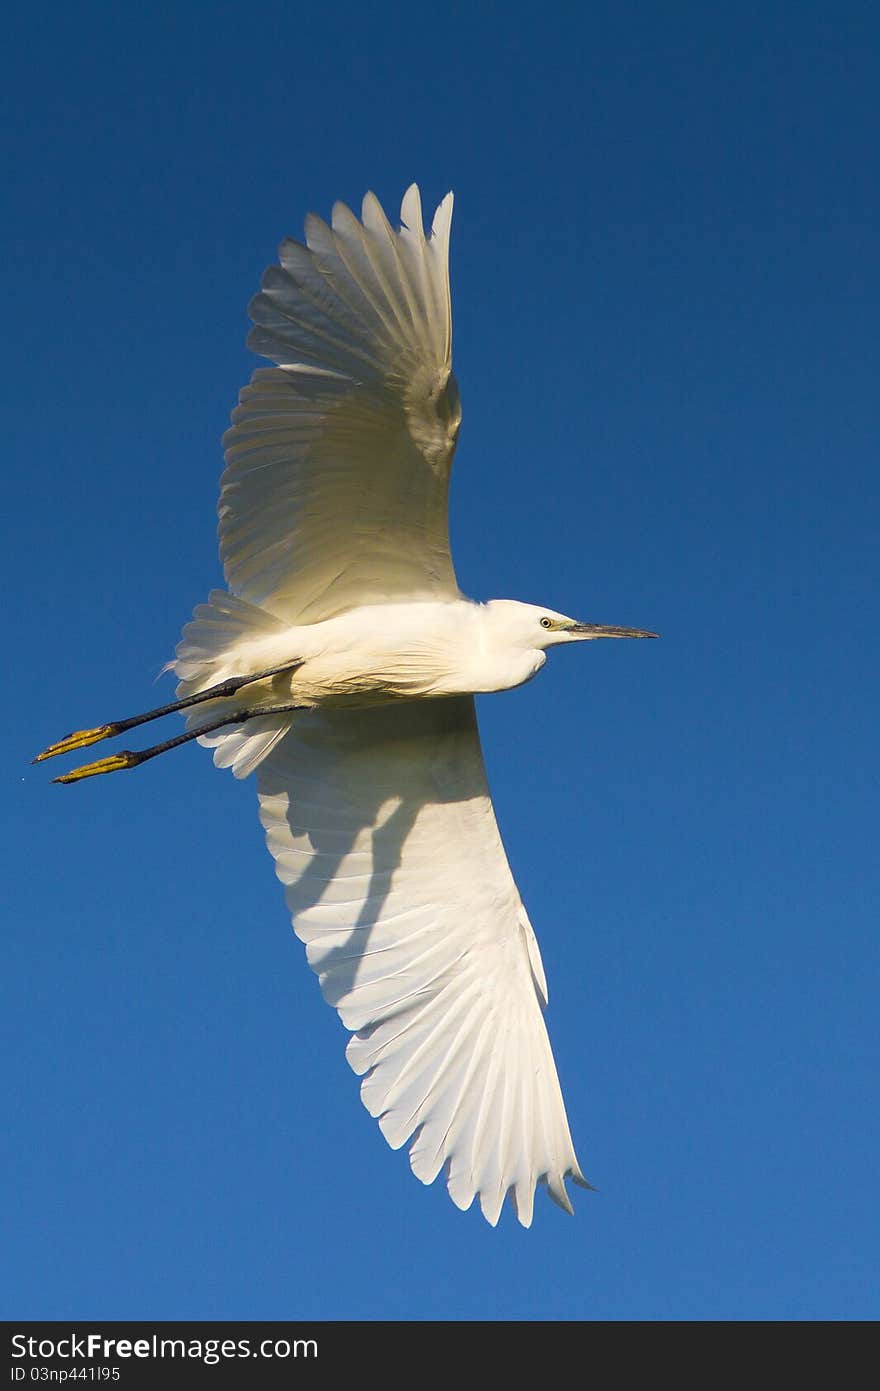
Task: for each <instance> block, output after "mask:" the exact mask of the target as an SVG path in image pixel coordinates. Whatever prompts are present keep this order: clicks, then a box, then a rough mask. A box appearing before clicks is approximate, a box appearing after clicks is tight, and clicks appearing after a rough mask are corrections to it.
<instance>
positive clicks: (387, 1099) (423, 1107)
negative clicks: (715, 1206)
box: [259, 697, 583, 1226]
mask: <svg viewBox="0 0 880 1391" xmlns="http://www.w3.org/2000/svg"><path fill="white" fill-rule="evenodd" d="M259 795H260V808H261V817H262V821H263V825H264V827H265V829H266V835H267V840H268V844H269V849H270V850H271V852H272V854H273V855H274V857H275V861H276V870H277V873H278V876H279V878H280V879H281V881H282V883H283V884H285V886H286V891H287V903H288V906H289V908H290V910H291V913H292V915H293V919H294V925H295V927H296V931H297V934H298V936H299V937H301V938H302V940H303V941H304V942H305V943H306V950H307V954H308V959H309V962H310V964H311V965H312V967H313V968H314V970H315V971H317V973H318V975H319V978H320V980H321V987H322V990H323V992H324V996H325V998H326V999H327V1000H328V1002H329V1003H330V1004H332V1005H334V1006H335V1007H336V1008H337V1010H338V1011H339V1014H340V1017H341V1019H342V1022H343V1023H344V1024H345V1026H346V1028H348V1029H350V1030H352V1031H353V1032H354V1037H353V1038H352V1039H351V1041H350V1043H349V1045H348V1050H347V1056H348V1060H349V1062H350V1063H351V1066H352V1067H353V1068H354V1070H355V1072H357V1073H359V1074H363V1075H364V1081H363V1083H362V1085H361V1095H362V1097H363V1101H364V1105H365V1106H366V1107H367V1109H368V1110H369V1111H370V1112H371V1114H372V1115H374V1116H376V1117H377V1118H378V1120H379V1124H380V1126H381V1128H382V1131H383V1133H384V1135H385V1137H386V1139H387V1140H388V1141H389V1143H390V1144H391V1145H392V1146H393V1147H394V1148H398V1147H399V1146H401V1145H403V1144H404V1143H406V1141H408V1140H411V1143H410V1162H411V1164H412V1168H413V1171H414V1173H415V1174H416V1175H417V1177H418V1178H420V1179H422V1180H423V1182H426V1183H429V1182H431V1181H432V1180H433V1179H434V1178H435V1177H436V1176H437V1174H438V1173H439V1172H440V1171H441V1170H442V1169H444V1168H445V1169H446V1170H447V1182H448V1187H449V1193H450V1196H451V1197H452V1199H453V1201H454V1202H455V1203H457V1204H458V1206H460V1207H467V1206H468V1205H469V1204H470V1203H471V1201H472V1200H473V1198H474V1196H475V1194H478V1195H479V1199H480V1203H481V1206H482V1209H483V1212H484V1214H485V1216H486V1217H487V1219H488V1220H489V1221H490V1222H492V1223H495V1222H496V1221H497V1220H498V1215H499V1212H500V1209H501V1205H502V1203H503V1201H504V1197H505V1195H506V1194H507V1193H508V1191H510V1192H511V1196H512V1197H513V1200H514V1203H515V1207H516V1211H517V1215H518V1217H519V1219H520V1221H521V1222H522V1223H523V1224H524V1225H526V1226H527V1225H528V1224H529V1223H530V1222H531V1218H532V1203H533V1195H534V1189H535V1184H536V1183H537V1182H539V1181H544V1182H546V1183H547V1185H548V1187H549V1191H550V1193H551V1194H552V1196H553V1197H554V1198H555V1199H556V1200H557V1201H558V1202H560V1203H561V1204H562V1205H563V1206H565V1207H568V1206H569V1201H568V1198H567V1196H566V1192H565V1183H564V1179H565V1176H566V1175H567V1174H571V1175H573V1176H574V1177H575V1179H576V1180H578V1181H581V1182H582V1181H583V1179H582V1175H581V1173H580V1169H579V1168H578V1163H577V1159H576V1157H575V1153H574V1149H573V1147H572V1142H571V1137H570V1135H569V1130H568V1123H567V1121H566V1117H565V1109H564V1106H563V1102H562V1096H561V1093H560V1089H559V1083H558V1080H557V1077H556V1069H555V1066H554V1063H553V1057H552V1054H551V1051H550V1044H549V1040H548V1038H547V1031H546V1029H545V1026H544V1020H543V1017H542V1011H541V1002H540V1000H539V992H543V991H544V990H545V989H546V987H545V985H544V979H543V970H542V967H541V962H540V955H539V953H538V948H537V943H536V942H535V939H534V934H533V933H532V931H531V927H530V925H529V921H528V918H527V916H526V913H525V909H524V907H523V905H522V901H521V899H520V896H519V894H518V892H517V889H516V885H515V884H514V882H513V878H512V876H511V873H510V869H509V867H508V863H507V858H506V856H505V853H504V849H503V846H502V844H501V839H500V837H499V834H498V828H497V825H496V822H495V816H494V813H493V810H492V804H491V801H490V799H489V792H488V788H487V785H486V779H485V773H484V770H483V761H482V756H481V753H480V746H479V738H478V735H477V727H476V719H475V715H474V708H473V700H472V699H471V698H470V697H461V698H455V699H446V700H428V701H412V702H407V703H406V704H405V705H402V706H394V707H392V706H383V707H380V708H377V709H373V710H360V711H327V712H321V713H314V714H310V715H309V716H308V717H307V718H305V719H303V720H302V721H301V722H300V723H299V724H298V725H297V727H296V731H295V735H294V736H293V737H291V738H289V739H286V740H284V741H283V742H282V743H281V744H279V745H278V747H277V748H276V749H275V750H274V751H273V752H272V753H271V754H270V755H269V757H268V758H267V759H266V760H265V762H264V763H263V764H262V765H261V768H260V771H259Z"/></svg>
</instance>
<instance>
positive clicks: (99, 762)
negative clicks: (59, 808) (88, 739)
mask: <svg viewBox="0 0 880 1391" xmlns="http://www.w3.org/2000/svg"><path fill="white" fill-rule="evenodd" d="M92 742H94V741H92ZM140 762H141V758H140V756H139V755H138V754H136V753H129V752H128V750H127V749H126V750H125V751H124V752H123V753H114V754H111V755H110V757H109V758H98V759H96V760H95V762H94V763H84V764H83V766H82V767H81V768H74V769H73V770H72V771H71V772H69V773H62V775H61V777H60V778H53V779H52V781H53V782H79V780H80V778H95V777H97V776H98V774H99V773H115V772H117V770H118V769H120V768H135V767H137V765H138V763H140Z"/></svg>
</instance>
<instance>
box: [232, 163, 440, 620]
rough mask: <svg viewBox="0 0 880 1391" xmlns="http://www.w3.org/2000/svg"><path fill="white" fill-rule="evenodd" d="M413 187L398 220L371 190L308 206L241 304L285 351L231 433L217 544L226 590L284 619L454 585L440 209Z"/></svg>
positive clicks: (259, 333) (254, 339)
mask: <svg viewBox="0 0 880 1391" xmlns="http://www.w3.org/2000/svg"><path fill="white" fill-rule="evenodd" d="M451 211H452V198H451V195H448V196H447V198H445V199H444V200H443V202H442V203H441V205H440V207H439V208H438V210H437V214H436V215H435V218H434V224H433V228H432V232H431V236H430V237H429V238H426V237H425V234H424V230H423V227H422V216H421V204H420V199H419V194H418V189H417V188H416V187H415V185H413V187H412V188H410V189H409V190H408V191H407V193H406V194H405V196H404V200H403V206H402V211H401V216H402V218H403V219H404V223H405V225H403V226H401V227H400V229H399V230H398V231H395V230H394V229H393V228H392V227H391V226H390V224H389V222H388V220H387V218H386V216H385V214H384V212H383V211H382V208H381V206H380V205H379V202H378V200H377V199H376V198H375V197H374V195H373V194H367V196H366V197H365V199H364V202H363V208H362V219H363V220H362V221H359V220H358V218H357V217H355V215H354V213H353V212H351V210H350V209H349V208H348V207H346V206H345V204H343V203H337V204H336V205H335V206H334V208H333V214H332V225H331V226H329V227H328V225H327V224H326V223H325V222H323V221H322V220H321V219H320V218H318V217H315V216H314V215H310V216H309V217H308V218H307V219H306V244H305V245H302V244H300V243H299V242H295V241H293V240H286V241H284V242H283V243H282V245H281V248H280V252H279V261H280V264H279V265H277V266H272V267H270V268H269V270H267V271H266V273H265V275H264V276H263V280H262V285H261V289H260V292H259V294H258V295H257V296H256V297H255V298H254V300H253V301H252V303H251V307H250V312H251V318H252V319H253V322H254V327H253V329H252V331H251V334H250V337H249V339H248V342H249V344H250V346H251V347H252V348H253V349H254V351H255V352H258V353H261V354H262V355H263V356H265V357H268V358H271V359H272V360H274V361H275V362H276V363H277V364H278V366H277V367H274V368H260V369H258V370H257V371H256V372H254V374H253V377H252V379H251V382H250V385H249V386H247V387H245V388H244V390H243V391H242V393H241V396H240V398H239V405H238V407H237V409H236V410H235V411H234V413H233V417H232V427H231V429H230V430H229V431H227V433H226V436H225V437H224V446H225V449H226V469H225V471H224V474H223V478H222V482H221V494H220V503H219V517H220V523H219V534H220V553H221V558H222V561H223V566H224V572H225V575H226V579H227V583H228V584H229V587H230V589H231V590H232V592H233V593H234V594H236V595H237V596H238V597H239V598H242V599H244V600H246V601H248V602H249V603H251V604H255V605H259V606H260V607H262V608H263V609H265V610H266V611H267V612H269V613H271V614H274V615H275V616H276V617H278V618H280V619H282V620H284V621H286V622H303V621H307V622H308V621H315V620H318V619H321V618H327V617H330V616H331V615H332V614H334V613H337V612H340V611H341V610H343V609H345V608H347V607H349V606H352V605H354V604H356V603H357V604H364V603H371V602H383V601H393V600H395V599H399V598H405V599H407V600H413V599H418V598H424V599H435V600H444V599H456V598H458V595H459V591H458V586H457V584H456V580H455V572H454V569H453V565H452V559H451V556H450V553H449V534H448V523H447V494H448V486H449V472H450V468H451V465H452V456H453V453H454V450H455V443H456V439H457V436H458V427H459V423H460V420H461V412H460V408H459V403H458V389H457V387H456V384H455V379H454V377H453V376H452V359H451V343H452V329H451V310H450V301H449V272H448V250H449V224H450V217H451Z"/></svg>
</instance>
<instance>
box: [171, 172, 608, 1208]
mask: <svg viewBox="0 0 880 1391" xmlns="http://www.w3.org/2000/svg"><path fill="white" fill-rule="evenodd" d="M451 211H452V199H451V195H450V196H448V197H447V198H445V199H444V200H443V202H442V203H441V204H440V207H439V209H438V210H437V214H436V216H435V219H434V224H433V231H432V235H431V236H430V237H428V238H426V237H425V234H424V232H423V228H422V218H421V208H420V202H419V195H418V190H417V189H416V188H415V187H413V188H411V189H410V190H409V191H408V192H407V194H406V196H405V198H404V200H403V207H402V210H401V216H402V220H403V224H404V225H403V226H402V227H401V229H400V230H399V231H396V232H395V231H393V230H392V229H391V228H390V227H389V225H388V223H387V221H386V219H385V216H384V213H383V212H382V210H381V208H380V207H379V204H378V202H377V201H376V199H375V198H374V197H373V196H372V195H369V194H368V195H367V197H366V199H365V200H364V204H363V222H362V223H361V222H359V221H358V220H357V219H356V218H355V217H354V215H353V214H352V213H351V212H350V211H349V210H348V208H346V207H344V206H343V205H341V204H337V205H336V207H335V208H334V210H333V219H332V226H330V227H328V226H327V225H326V224H325V223H323V222H322V221H320V219H318V218H315V217H310V218H309V219H308V221H307V223H306V243H307V244H306V245H305V246H302V245H300V244H299V243H296V242H292V241H286V242H284V243H283V244H282V247H281V253H280V259H281V265H280V267H274V268H273V269H271V270H270V271H268V272H267V273H266V275H265V277H264V280H263V288H262V290H261V292H260V294H258V295H257V297H256V299H255V300H254V301H253V304H252V306H251V314H252V317H253V319H254V322H255V328H254V329H253V331H252V333H251V336H250V339H249V343H250V346H251V347H252V348H254V349H255V350H256V351H257V352H259V353H262V354H264V355H266V356H268V357H270V358H273V359H274V360H275V362H276V363H278V364H279V365H278V366H276V367H274V368H271V369H263V370H259V371H257V372H255V373H254V376H253V379H252V382H251V385H250V386H249V387H247V388H245V390H244V391H243V392H242V395H241V399H240V405H239V407H238V409H237V410H236V412H235V414H234V416H233V422H234V423H233V426H232V428H231V430H230V431H229V432H228V434H227V436H226V439H225V444H226V452H227V468H226V471H225V473H224V475H223V480H222V491H221V498H220V504H219V512H220V528H219V530H220V546H221V555H222V558H223V563H224V568H225V573H226V577H227V581H228V583H229V587H230V589H231V591H232V595H231V596H228V595H223V594H214V595H212V596H211V600H210V602H209V604H208V605H206V606H203V607H202V608H201V609H199V610H197V612H196V615H195V617H194V620H193V622H192V623H191V624H189V625H188V626H187V628H186V629H185V631H184V636H183V640H182V642H181V645H180V647H179V648H178V657H177V671H178V674H179V675H180V677H181V678H182V684H181V687H180V693H181V695H190V694H191V693H192V692H193V691H195V690H200V689H207V687H208V686H210V685H212V684H213V683H214V682H216V681H217V680H218V679H221V677H225V676H227V675H229V674H230V673H231V672H234V670H235V662H236V661H239V662H240V661H241V660H242V658H243V656H246V654H247V653H249V652H251V653H253V652H254V651H255V650H257V649H256V648H255V647H254V644H257V645H259V644H262V643H263V642H264V640H269V641H271V640H274V639H273V634H274V635H275V636H277V635H278V634H281V635H282V639H279V640H280V641H281V646H280V647H279V648H278V650H277V652H275V655H274V657H273V662H272V663H271V664H274V662H275V661H278V660H280V659H281V654H282V652H283V651H284V643H283V633H284V630H285V628H288V629H289V630H290V633H291V640H292V642H293V639H294V637H295V636H296V635H297V633H298V635H299V636H300V638H301V636H302V625H304V624H305V625H311V624H320V623H321V622H323V621H325V620H331V619H333V618H334V617H335V616H336V615H340V614H343V615H344V614H345V613H346V612H347V611H349V610H355V609H358V610H360V609H363V608H364V606H368V605H375V604H377V603H379V604H387V605H395V604H397V605H400V604H403V603H406V604H412V603H413V602H414V601H419V602H421V601H426V600H427V601H433V602H434V603H435V604H436V603H438V602H439V603H440V604H442V605H443V606H444V611H445V606H448V605H450V604H458V603H461V602H462V601H461V596H460V594H459V590H458V586H457V584H456V581H455V575H454V571H453V566H452V560H451V557H450V553H449V542H448V532H447V491H448V481H449V471H450V466H451V461H452V454H453V451H454V448H455V441H456V437H457V433H458V425H459V419H460V412H459V407H458V393H457V388H456V386H455V382H454V378H453V377H452V375H451V318H450V307H449V282H448V268H447V267H448V242H449V222H450V216H451ZM398 611H399V610H398ZM389 612H390V610H389ZM495 617H496V619H499V620H500V619H501V618H502V617H503V615H501V614H500V612H499V613H496V615H495ZM528 621H530V622H531V621H534V622H535V623H537V618H534V619H531V618H530V619H528ZM442 627H443V624H442V623H441V624H440V628H441V629H442ZM372 631H373V632H375V631H376V630H375V629H373V630H372ZM536 631H540V630H537V629H536ZM369 636H370V633H369V632H366V633H365V634H364V639H365V642H367V643H368V641H369ZM273 650H274V649H273ZM259 651H260V652H261V653H263V658H262V659H261V660H260V661H256V660H254V661H253V662H252V665H251V666H250V667H247V669H249V670H256V669H259V668H260V667H261V666H262V667H265V666H267V665H269V664H270V663H268V662H267V661H266V660H265V653H266V652H267V651H268V649H267V648H264V647H263V646H259ZM366 651H367V647H362V648H361V649H360V650H356V651H352V654H351V662H350V666H351V671H352V675H356V674H357V673H358V671H360V670H361V669H362V668H361V667H360V666H359V665H358V663H359V661H362V659H363V655H364V652H366ZM296 655H297V652H296V649H295V643H294V645H293V646H292V647H291V648H290V650H289V656H290V657H291V658H294V657H295V656H296ZM532 658H534V659H535V660H534V662H532ZM517 660H518V661H519V662H520V663H521V664H522V662H523V660H524V661H525V665H523V668H522V675H521V676H520V675H517V676H516V678H515V680H516V681H518V680H521V679H526V676H527V675H528V674H531V672H532V671H533V670H536V669H537V667H538V665H539V664H540V663H541V662H543V653H542V652H531V654H530V655H529V654H525V657H523V653H519V654H518V656H517ZM304 670H305V669H304ZM510 684H515V681H514V679H513V678H510V679H508V678H507V677H504V679H502V678H501V677H499V679H498V682H497V684H494V685H493V684H491V683H490V685H489V686H486V685H480V684H474V685H471V686H469V687H467V689H469V690H480V689H496V688H497V687H498V686H499V685H501V686H503V685H510ZM292 689H293V690H294V692H295V686H294V687H293V688H292ZM453 689H460V688H456V687H454V688H453ZM328 695H331V696H332V691H330V692H328ZM211 713H212V712H211V710H210V709H206V708H204V707H203V708H202V710H201V711H200V710H199V709H198V708H197V709H196V710H195V712H194V713H192V714H190V716H189V719H190V723H191V725H193V726H197V725H198V723H199V721H205V720H206V717H207V716H209V715H211ZM204 742H206V743H209V744H211V745H212V746H213V747H214V757H215V761H216V762H217V763H218V764H220V766H223V767H232V769H233V771H234V772H235V773H236V774H237V775H239V776H242V775H243V774H244V773H247V772H250V771H251V770H252V769H254V768H255V767H257V766H258V765H259V796H260V805H261V815H262V820H263V824H264V826H265V828H266V833H267V838H268V843H269V848H270V850H271V852H272V854H273V855H274V857H275V861H276V868H277V872H278V875H279V877H280V878H281V880H282V882H283V883H284V884H285V885H286V889H287V900H288V904H289V907H290V910H291V913H292V915H293V919H294V925H295V928H296V931H297V933H298V935H299V936H300V937H301V938H302V939H303V940H304V941H305V942H306V944H307V952H308V957H309V961H310V962H311V964H312V966H313V967H314V969H315V970H316V971H317V972H318V974H319V976H320V979H321V984H322V988H323V991H324V994H325V996H326V998H327V999H328V1000H329V1001H330V1002H331V1003H332V1004H333V1005H335V1006H336V1008H337V1009H338V1011H339V1014H340V1016H341V1018H342V1021H343V1023H344V1024H345V1025H346V1027H347V1028H348V1029H350V1030H352V1031H353V1034H354V1037H353V1038H352V1040H351V1042H350V1043H349V1046H348V1059H349V1061H350V1063H351V1065H352V1067H353V1068H354V1070H355V1071H356V1072H357V1073H359V1074H361V1075H363V1078H364V1080H363V1083H362V1088H361V1091H362V1096H363V1100H364V1103H365V1105H366V1106H367V1108H368V1110H369V1111H370V1112H371V1113H372V1114H373V1115H375V1116H376V1117H377V1118H378V1120H379V1124H380V1126H381V1128H382V1130H383V1133H384V1134H385V1136H386V1138H387V1139H388V1141H389V1142H390V1144H391V1145H392V1146H394V1147H398V1146H401V1145H403V1144H404V1143H406V1142H407V1141H409V1142H410V1160H411V1164H412V1168H413V1170H414V1172H415V1173H416V1175H417V1176H418V1177H419V1178H421V1179H422V1180H424V1181H425V1182H430V1181H431V1180H432V1179H433V1178H434V1177H436V1175H437V1174H438V1173H439V1172H440V1171H441V1169H445V1170H446V1173H447V1182H448V1187H449V1192H450V1194H451V1196H452V1198H453V1200H454V1202H456V1203H457V1204H458V1205H459V1206H461V1207H466V1206H468V1204H469V1203H470V1202H471V1201H472V1199H473V1198H474V1196H475V1195H478V1196H479V1200H480V1204H481V1206H482V1210H483V1212H484V1214H485V1216H486V1217H487V1219H488V1220H489V1221H490V1222H492V1223H494V1222H496V1221H497V1219H498V1215H499V1212H500V1209H501V1206H502V1203H503V1201H504V1198H505V1195H506V1194H508V1193H509V1194H510V1196H511V1199H512V1201H513V1203H514V1206H515V1208H516V1211H517V1215H518V1217H519V1220H520V1221H521V1222H522V1223H523V1224H525V1225H528V1223H529V1222H530V1221H531V1218H532V1205H533V1197H534V1190H535V1186H536V1184H537V1183H539V1182H542V1181H543V1182H546V1184H547V1186H548V1189H549V1191H550V1193H551V1195H552V1196H553V1197H554V1198H555V1199H556V1201H557V1202H559V1203H560V1204H562V1205H563V1206H565V1207H567V1208H568V1207H570V1204H569V1199H568V1196H567V1194H566V1189H565V1177H566V1175H571V1176H572V1177H573V1178H574V1179H575V1180H576V1181H578V1182H583V1181H584V1180H583V1178H582V1175H581V1173H580V1169H579V1167H578V1163H577V1159H576V1158H575V1154H574V1150H573V1147H572V1142H571V1137H570V1135H569V1129H568V1123H567V1120H566V1115H565V1109H564V1106H563V1101H562V1096H561V1092H560V1088H559V1082H558V1080H557V1076H556V1069H555V1065H554V1062H553V1057H552V1054H551V1051H550V1044H549V1041H548V1038H547V1033H546V1029H545V1026H544V1021H543V1017H542V1006H541V1000H540V999H539V995H541V996H546V986H545V984H544V977H543V969H542V967H541V962H540V955H539V953H538V947H537V942H536V941H535V938H534V934H533V932H532V929H531V926H530V924H529V921H528V917H527V915H526V912H525V909H524V907H523V905H522V902H521V900H520V897H519V894H518V892H517V889H516V886H515V884H514V882H513V879H512V877H511V874H510V869H509V867H508V863H507V859H506V856H505V854H504V850H503V847H502V844H501V840H500V837H499V834H498V829H497V826H496V822H495V817H494V813H493V811H492V805H491V802H490V799H489V793H488V789H487V786H486V780H485V773H484V769H483V761H482V756H481V753H480V747H479V740H478V735H477V729H476V720H475V715H474V707H473V699H472V697H471V696H470V695H468V696H463V697H454V698H444V699H435V698H432V699H424V700H412V701H409V700H407V701H401V700H399V699H398V700H397V701H396V703H394V704H391V705H386V706H379V707H378V708H372V709H355V710H352V709H344V710H334V709H324V710H318V711H312V712H309V713H308V714H303V715H293V716H289V717H288V716H282V717H281V718H280V720H279V719H278V718H277V717H276V718H274V719H272V718H262V717H261V718H258V719H254V720H252V721H250V722H248V723H247V724H242V725H236V726H234V727H230V728H228V729H226V730H221V731H220V732H217V733H213V734H211V735H209V736H208V737H207V738H206V739H205V741H204Z"/></svg>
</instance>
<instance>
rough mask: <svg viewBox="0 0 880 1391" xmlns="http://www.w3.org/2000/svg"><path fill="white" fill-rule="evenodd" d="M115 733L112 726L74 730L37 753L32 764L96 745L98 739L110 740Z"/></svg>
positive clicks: (101, 725)
mask: <svg viewBox="0 0 880 1391" xmlns="http://www.w3.org/2000/svg"><path fill="white" fill-rule="evenodd" d="M116 732H117V729H116V725H114V724H99V725H98V727H97V729H75V730H74V732H73V733H72V734H68V735H67V737H66V738H64V739H59V740H58V743H57V744H50V745H49V747H48V749H44V750H43V752H42V753H38V754H37V756H36V758H35V759H34V763H42V761H43V759H44V758H54V757H55V756H56V754H59V753H73V751H74V749H87V748H88V746H89V744H97V743H98V741H99V740H100V739H110V738H112V736H113V735H114V734H115V733H116ZM57 781H58V779H57V778H56V782H57Z"/></svg>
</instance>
